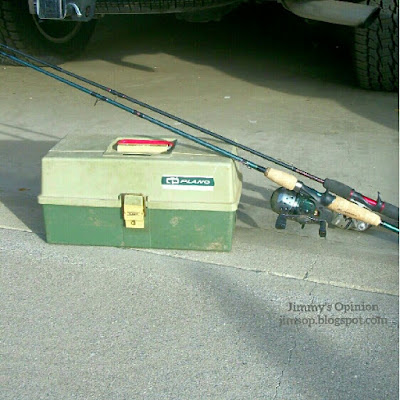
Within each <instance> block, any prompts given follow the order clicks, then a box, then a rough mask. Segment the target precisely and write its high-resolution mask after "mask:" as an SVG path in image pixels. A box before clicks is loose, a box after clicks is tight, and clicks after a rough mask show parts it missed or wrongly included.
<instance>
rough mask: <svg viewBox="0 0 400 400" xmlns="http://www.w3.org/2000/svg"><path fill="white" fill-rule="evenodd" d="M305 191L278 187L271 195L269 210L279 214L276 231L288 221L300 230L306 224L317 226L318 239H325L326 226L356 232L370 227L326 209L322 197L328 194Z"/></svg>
mask: <svg viewBox="0 0 400 400" xmlns="http://www.w3.org/2000/svg"><path fill="white" fill-rule="evenodd" d="M307 189H308V190H307V193H304V192H303V191H295V190H288V189H286V188H284V187H280V188H279V189H277V190H275V191H274V192H273V193H272V196H271V208H272V210H273V211H275V212H276V213H277V214H279V215H278V218H277V220H276V223H275V228H276V229H285V228H286V222H287V220H288V219H291V220H293V221H296V222H298V223H299V224H300V225H301V227H302V228H304V227H305V225H306V224H308V223H317V224H319V236H320V237H326V229H327V224H331V225H334V226H337V227H340V228H343V229H353V230H357V231H365V230H366V229H368V228H369V226H370V225H369V224H366V223H365V222H362V221H358V220H355V219H354V218H348V217H345V216H344V215H342V214H338V213H336V212H334V211H331V210H329V209H328V208H326V207H325V206H324V203H325V201H324V196H330V194H329V193H325V194H321V193H319V192H317V191H314V190H313V189H311V188H307Z"/></svg>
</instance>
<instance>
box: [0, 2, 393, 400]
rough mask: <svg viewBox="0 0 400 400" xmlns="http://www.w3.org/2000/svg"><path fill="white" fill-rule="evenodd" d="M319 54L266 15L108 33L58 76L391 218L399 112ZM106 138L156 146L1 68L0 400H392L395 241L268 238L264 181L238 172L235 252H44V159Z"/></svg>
mask: <svg viewBox="0 0 400 400" xmlns="http://www.w3.org/2000/svg"><path fill="white" fill-rule="evenodd" d="M266 11H268V12H269V13H270V14H269V13H266ZM263 13H264V14H263ZM341 33H343V32H341ZM344 36H345V35H344ZM332 37H334V34H331V35H327V31H326V29H321V28H319V29H316V28H313V27H312V28H310V27H309V26H307V25H305V24H303V23H302V22H301V21H299V20H298V19H296V18H295V17H293V16H291V15H288V14H287V13H285V12H283V11H281V10H280V9H276V8H275V7H271V6H270V7H266V8H260V9H258V10H257V12H256V15H254V11H253V13H252V12H251V11H249V9H248V8H244V9H239V10H238V11H237V12H235V13H233V14H232V15H231V16H230V17H228V18H226V19H224V20H223V21H222V22H220V23H211V24H199V25H192V24H189V23H185V22H182V21H176V20H175V18H174V17H173V16H151V17H148V16H146V17H139V16H136V17H131V16H130V17H114V18H111V17H106V18H104V19H103V20H101V21H100V22H99V24H98V29H97V31H96V34H95V36H94V37H93V40H92V41H91V43H90V45H89V47H88V49H87V51H86V53H85V54H84V55H83V56H82V57H81V58H80V59H79V60H76V61H72V62H69V63H66V64H64V65H63V67H64V68H66V69H68V70H71V71H73V72H76V73H78V74H81V75H84V76H86V77H87V78H90V79H93V80H95V81H98V82H101V83H103V84H105V85H108V86H110V87H113V88H115V89H117V90H120V91H123V92H125V93H127V94H129V95H131V96H133V97H135V98H138V99H140V100H142V101H144V102H147V103H150V104H152V105H154V106H157V107H159V108H162V109H165V110H167V111H169V112H171V113H173V114H177V115H179V116H181V117H183V118H185V119H188V120H190V121H193V122H195V123H198V124H199V125H202V126H205V127H207V128H209V129H211V130H213V131H215V132H218V133H220V134H222V135H225V136H227V137H230V138H232V139H236V140H238V141H240V142H243V143H246V144H247V145H249V146H250V147H254V148H256V149H257V150H259V151H261V152H264V153H267V154H269V155H272V156H275V157H277V158H281V159H282V160H284V161H287V162H290V163H293V164H294V165H296V166H298V167H300V168H302V169H305V170H307V171H309V172H312V173H314V174H316V175H318V176H321V177H323V178H325V177H329V178H334V179H338V180H341V181H343V182H345V183H347V184H349V185H352V186H354V187H355V188H356V189H357V190H359V191H360V192H362V193H365V194H366V195H368V196H370V197H374V196H376V194H377V191H378V190H379V191H380V192H381V195H382V197H383V199H384V200H386V201H389V202H391V203H393V204H396V205H397V204H398V202H399V199H398V193H399V187H398V182H399V176H398V103H397V95H396V94H394V93H374V92H367V91H363V90H360V89H358V88H357V87H356V85H355V83H354V80H353V77H352V74H351V66H350V62H351V61H350V59H349V56H348V55H347V53H346V51H345V50H344V48H343V46H341V42H340V41H338V40H334V39H332ZM111 132H112V133H115V135H116V136H121V135H125V134H129V135H131V134H146V135H147V134H149V135H151V134H157V135H159V134H160V133H161V134H162V133H163V132H160V129H159V128H157V127H156V126H153V125H151V124H148V123H146V122H145V121H142V120H140V119H137V118H136V119H135V118H133V117H132V116H130V115H128V114H126V113H123V112H122V111H118V110H116V109H114V108H112V107H110V106H108V105H107V104H104V103H103V104H101V103H97V104H96V105H95V106H94V99H93V98H91V97H89V96H85V95H84V94H81V93H79V92H76V91H73V90H72V89H71V88H69V87H67V86H65V85H62V84H60V83H58V82H56V81H54V80H49V79H48V78H46V77H44V76H42V75H40V74H38V73H37V72H35V71H32V70H28V69H25V68H20V67H9V66H1V67H0V201H1V202H0V249H1V253H0V263H1V265H2V290H1V295H0V296H1V300H2V304H3V313H2V356H3V357H2V365H1V371H2V372H1V375H2V381H3V384H2V386H3V388H4V389H3V391H2V393H1V394H0V398H3V399H42V398H43V399H44V398H49V399H92V398H93V399H205V398H210V399H307V400H308V399H324V400H327V399H352V400H354V399H397V398H398V368H397V360H398V350H397V349H398V236H397V235H395V234H392V233H390V232H388V231H384V230H382V229H376V228H371V229H370V230H369V231H367V232H364V233H358V232H354V231H343V230H340V229H330V230H329V231H328V237H327V239H320V238H319V237H318V227H317V226H307V227H306V228H305V229H304V230H302V229H301V227H300V225H298V224H296V223H289V224H288V228H287V229H286V230H285V231H276V230H275V229H274V223H275V219H276V215H275V214H274V213H273V212H272V211H271V210H270V206H269V198H270V196H271V193H272V191H273V190H274V189H275V186H274V185H273V184H272V183H271V182H269V181H267V180H266V179H265V178H264V177H263V175H262V174H259V173H257V172H254V171H252V170H243V175H244V187H243V194H242V198H241V202H240V207H239V212H238V221H237V227H236V231H235V236H234V243H233V250H232V251H231V252H230V253H213V252H206V253H204V252H189V251H167V250H135V249H115V248H106V247H79V246H58V245H49V244H47V243H46V242H45V232H44V225H43V220H42V213H41V209H40V207H39V206H38V204H37V195H38V194H39V193H40V161H41V157H43V155H45V154H46V152H47V151H48V150H49V149H50V148H51V147H53V146H54V145H55V144H56V143H57V141H58V140H59V139H61V138H63V137H64V136H65V135H67V134H77V135H87V134H99V135H101V134H103V133H107V134H109V133H111ZM243 155H244V154H243ZM260 163H262V162H260ZM266 165H268V164H266ZM105 184H106V183H105ZM308 184H310V185H311V186H314V187H316V188H317V189H321V187H318V186H315V185H313V184H311V183H310V182H308Z"/></svg>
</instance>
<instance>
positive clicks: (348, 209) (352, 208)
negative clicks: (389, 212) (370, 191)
mask: <svg viewBox="0 0 400 400" xmlns="http://www.w3.org/2000/svg"><path fill="white" fill-rule="evenodd" d="M328 208H329V209H330V210H332V211H335V212H337V213H339V214H343V215H346V216H347V217H350V218H354V219H357V220H359V221H364V222H365V223H367V224H370V225H373V226H378V225H379V224H380V223H381V222H382V220H381V218H380V217H379V215H377V214H375V213H373V212H372V211H370V210H368V209H366V208H363V207H360V206H358V205H357V204H354V203H352V202H350V201H348V200H346V199H343V198H342V197H339V196H336V198H335V200H333V202H332V203H331V204H329V206H328Z"/></svg>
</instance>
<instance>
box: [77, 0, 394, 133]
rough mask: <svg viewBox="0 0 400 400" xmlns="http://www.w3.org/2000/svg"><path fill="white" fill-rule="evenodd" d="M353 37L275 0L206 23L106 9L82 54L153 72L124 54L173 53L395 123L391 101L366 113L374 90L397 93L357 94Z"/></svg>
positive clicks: (389, 96)
mask: <svg viewBox="0 0 400 400" xmlns="http://www.w3.org/2000/svg"><path fill="white" fill-rule="evenodd" d="M116 37H117V38H118V40H116ZM351 38H352V31H351V29H349V28H346V27H339V26H335V25H329V24H316V23H312V24H309V23H306V22H304V21H303V20H302V19H300V18H297V17H296V16H294V15H292V14H290V13H289V12H287V11H286V10H284V9H283V8H282V7H281V6H280V5H278V4H275V3H271V4H264V5H254V4H250V5H243V6H241V7H239V8H238V9H237V10H235V11H234V12H232V13H231V14H229V15H227V16H225V17H224V18H223V19H222V21H220V22H210V23H204V24H199V23H189V22H185V21H181V20H177V19H176V18H175V16H174V15H150V16H149V15H136V16H106V17H105V18H104V19H102V20H100V22H99V24H98V28H97V31H96V34H95V36H94V37H93V40H92V42H91V44H90V45H89V47H88V49H87V51H86V53H85V55H84V56H83V58H84V59H87V60H89V59H103V60H105V61H108V62H111V63H114V64H116V65H121V66H125V67H130V68H132V69H133V70H140V71H148V72H149V73H154V69H153V68H152V66H150V65H138V64H134V63H130V62H129V61H126V58H127V56H131V55H136V54H153V53H165V54H170V55H173V56H175V57H178V58H180V59H184V60H187V61H190V62H192V63H195V64H200V65H201V64H203V65H209V66H211V67H214V68H216V69H218V70H221V71H223V72H224V73H227V74H229V75H231V76H233V77H236V78H239V79H242V80H245V81H248V82H251V83H253V84H256V85H258V86H263V87H266V88H269V89H273V90H276V91H281V92H285V93H290V94H295V95H299V96H307V97H328V98H332V99H334V100H335V101H337V102H338V103H339V104H342V105H343V106H344V107H346V108H348V109H350V110H351V111H353V112H355V113H357V114H359V115H362V116H363V117H365V118H367V119H369V120H372V121H374V122H377V123H379V124H382V125H384V126H388V127H391V128H394V129H397V112H396V110H394V109H392V107H388V109H387V110H386V111H385V112H382V108H380V110H378V109H377V111H376V112H374V110H372V112H371V101H374V100H373V99H371V96H380V100H381V101H382V98H386V99H392V98H393V96H394V94H390V93H378V94H377V93H374V92H368V91H365V92H364V93H362V95H363V99H362V100H361V101H360V97H361V96H360V92H359V91H358V89H357V83H356V80H355V78H354V74H353V68H352V58H351V54H350V47H351ZM315 83H317V85H315ZM352 89H353V90H354V91H355V92H354V93H353V92H352ZM355 93H357V95H356V96H354V94H355Z"/></svg>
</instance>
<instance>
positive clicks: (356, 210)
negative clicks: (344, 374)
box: [0, 50, 399, 236]
mask: <svg viewBox="0 0 400 400" xmlns="http://www.w3.org/2000/svg"><path fill="white" fill-rule="evenodd" d="M0 56H3V57H5V58H7V59H9V60H12V61H14V62H15V63H17V64H20V65H23V66H26V67H29V68H32V69H34V70H36V71H37V72H40V73H42V74H44V75H46V76H48V77H51V78H53V79H56V80H57V81H59V82H62V83H64V84H66V85H68V86H71V87H73V88H74V89H77V90H79V91H81V92H84V93H86V94H88V95H90V96H93V97H95V98H96V99H97V100H100V101H104V102H106V103H108V104H110V105H112V106H114V107H117V108H119V109H122V110H123V111H126V112H128V113H130V114H133V115H134V116H136V117H139V118H143V119H144V120H146V121H148V122H151V123H153V124H155V125H157V126H159V127H162V128H164V129H167V130H169V131H171V132H174V133H176V134H177V135H179V136H182V137H184V138H186V139H189V140H191V141H193V142H195V143H198V144H200V145H202V146H204V147H206V148H208V149H210V150H212V151H214V152H216V153H218V154H221V155H224V156H225V157H229V158H231V159H232V160H235V161H239V162H241V163H242V164H244V165H246V166H247V167H249V168H251V169H254V170H256V171H258V172H261V173H263V174H264V175H265V176H266V177H267V178H268V179H270V180H271V181H273V182H275V183H277V184H278V185H280V186H282V188H281V189H282V190H283V191H281V189H278V191H279V192H278V193H277V198H276V199H275V200H276V201H274V204H275V206H276V207H274V211H275V212H277V213H278V214H279V217H278V220H277V223H276V227H277V228H278V229H284V228H285V226H286V219H288V218H293V219H295V220H296V221H297V222H299V223H300V224H302V226H304V225H305V224H306V223H307V222H317V223H319V224H320V231H319V233H320V236H325V235H326V225H327V223H329V222H330V221H332V220H333V217H334V216H335V215H339V216H340V215H343V216H346V217H348V218H349V219H350V221H351V220H353V219H354V220H356V221H363V222H365V223H366V224H368V225H373V226H381V227H383V228H385V229H388V230H390V231H392V232H395V233H397V234H398V233H399V228H398V227H397V226H395V225H393V224H391V223H389V222H386V221H382V220H381V218H380V217H379V215H377V214H375V213H373V212H371V211H370V210H368V209H366V208H361V207H360V206H359V205H357V204H354V203H353V202H350V201H348V200H346V199H344V198H341V197H340V196H334V195H332V194H331V193H329V192H328V191H326V192H325V193H320V192H318V191H316V190H315V189H312V188H310V187H308V186H306V185H304V184H303V183H302V182H300V181H298V180H297V178H296V177H295V176H293V175H290V174H288V173H286V172H282V171H279V170H275V169H273V168H266V167H263V166H261V165H258V164H256V163H254V162H252V161H250V160H247V159H245V158H243V157H240V156H238V155H236V154H233V153H231V152H229V151H227V150H225V149H223V148H221V147H218V146H215V145H213V144H211V143H208V142H206V141H204V140H202V139H200V138H198V137H196V136H193V135H190V134H188V133H186V132H184V131H182V130H180V129H178V128H175V127H173V126H171V125H168V124H166V123H164V122H162V121H159V120H157V119H155V118H153V117H150V116H148V115H146V114H144V113H141V112H139V111H137V110H135V109H133V108H131V107H128V106H126V105H124V104H122V103H119V102H117V101H115V100H113V99H110V98H108V97H106V96H103V95H101V94H99V93H97V92H94V91H92V90H90V89H88V88H86V87H84V86H82V85H79V84H78V83H75V82H72V81H70V80H68V79H65V78H63V77H61V76H59V75H56V74H53V73H51V72H50V71H46V70H45V69H43V68H41V67H39V66H36V65H34V64H32V63H30V62H28V61H24V60H21V59H20V58H18V57H17V56H13V55H11V54H9V53H5V52H4V51H1V50H0ZM285 190H286V192H285ZM290 199H295V203H293V201H292V200H290ZM271 201H272V199H271ZM346 229H347V228H346Z"/></svg>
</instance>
